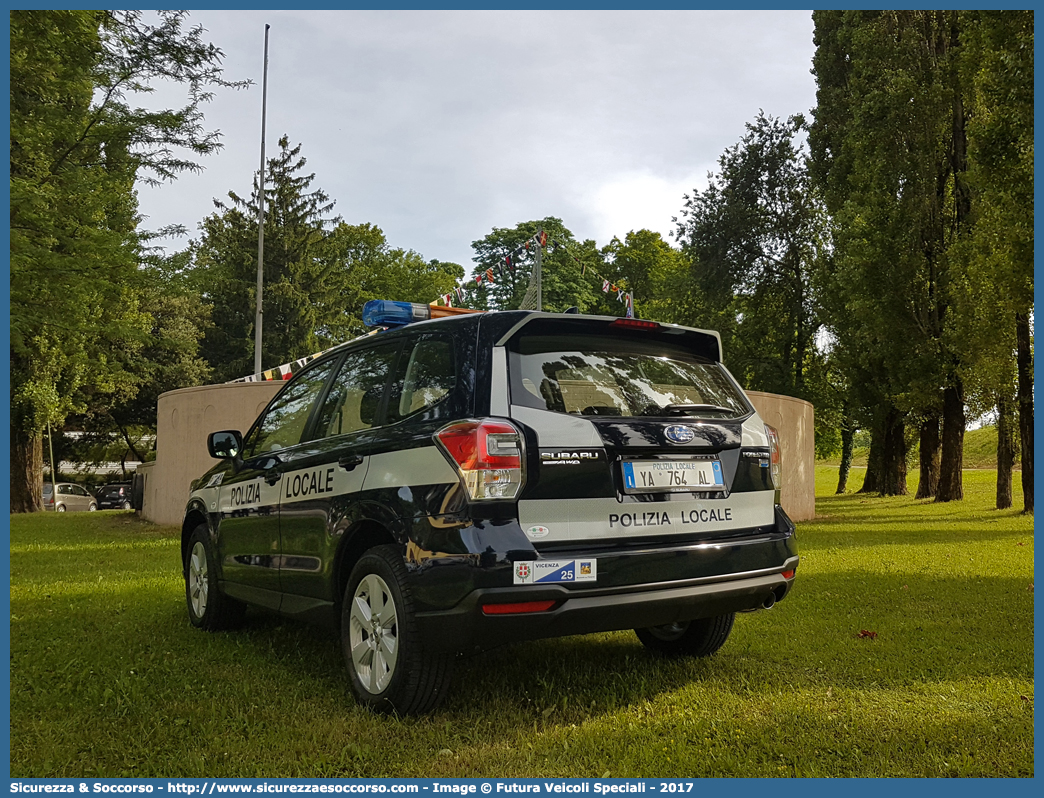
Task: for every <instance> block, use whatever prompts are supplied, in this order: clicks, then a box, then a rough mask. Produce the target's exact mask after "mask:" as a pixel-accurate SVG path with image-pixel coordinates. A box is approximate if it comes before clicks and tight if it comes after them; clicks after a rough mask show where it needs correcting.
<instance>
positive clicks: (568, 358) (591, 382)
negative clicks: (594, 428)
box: [511, 336, 751, 418]
mask: <svg viewBox="0 0 1044 798" xmlns="http://www.w3.org/2000/svg"><path fill="white" fill-rule="evenodd" d="M511 400H512V402H514V403H515V404H521V405H526V406H528V407H537V408H540V409H541V410H553V411H556V412H559V413H572V414H575V415H581V416H631V417H633V416H661V417H665V416H698V417H708V418H739V417H742V416H746V415H748V414H749V413H750V412H751V410H750V405H749V403H748V402H747V399H746V397H745V396H744V395H743V393H742V392H741V391H740V390H739V388H737V387H736V385H735V384H734V383H733V381H732V380H731V379H730V378H729V376H728V375H727V373H726V372H725V370H724V369H723V368H722V367H721V366H720V365H719V364H718V363H714V362H711V361H707V360H704V359H703V358H700V357H697V356H694V355H692V354H691V353H689V352H688V351H687V350H685V349H682V348H680V347H679V348H673V347H664V346H662V345H650V344H646V343H643V342H641V341H633V340H631V339H624V338H615V337H609V336H572V337H570V338H569V339H568V340H564V339H563V338H562V337H561V336H527V337H523V338H521V339H520V340H519V341H518V342H517V344H516V351H514V352H512V354H511Z"/></svg>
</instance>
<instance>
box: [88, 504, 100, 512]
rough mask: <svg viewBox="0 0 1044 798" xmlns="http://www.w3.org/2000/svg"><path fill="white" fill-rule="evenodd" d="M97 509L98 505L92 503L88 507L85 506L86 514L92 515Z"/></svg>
mask: <svg viewBox="0 0 1044 798" xmlns="http://www.w3.org/2000/svg"><path fill="white" fill-rule="evenodd" d="M97 509H98V505H97V504H95V503H94V502H91V503H90V504H89V505H87V512H89V513H93V512H94V511H95V510H97Z"/></svg>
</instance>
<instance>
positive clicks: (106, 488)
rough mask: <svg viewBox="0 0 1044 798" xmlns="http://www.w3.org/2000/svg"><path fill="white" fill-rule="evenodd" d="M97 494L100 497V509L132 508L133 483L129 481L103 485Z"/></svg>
mask: <svg viewBox="0 0 1044 798" xmlns="http://www.w3.org/2000/svg"><path fill="white" fill-rule="evenodd" d="M95 495H96V496H97V497H98V509H99V510H129V509H131V483H129V482H113V483H111V484H109V485H102V486H101V487H100V488H98V492H97V493H96V494H95Z"/></svg>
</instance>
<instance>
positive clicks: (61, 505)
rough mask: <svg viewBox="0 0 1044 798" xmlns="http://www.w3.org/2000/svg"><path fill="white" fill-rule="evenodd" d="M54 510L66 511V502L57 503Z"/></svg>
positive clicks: (57, 511) (58, 511)
mask: <svg viewBox="0 0 1044 798" xmlns="http://www.w3.org/2000/svg"><path fill="white" fill-rule="evenodd" d="M54 511H55V512H56V513H64V512H65V505H64V504H57V505H55V507H54Z"/></svg>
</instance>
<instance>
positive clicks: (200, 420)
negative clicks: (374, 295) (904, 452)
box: [138, 382, 816, 525]
mask: <svg viewBox="0 0 1044 798" xmlns="http://www.w3.org/2000/svg"><path fill="white" fill-rule="evenodd" d="M282 385H283V383H281V382H237V383H226V384H223V385H203V386H201V387H198V388H182V389H181V390H178V391H169V392H167V393H165V394H162V395H161V396H160V398H159V405H158V408H157V413H156V416H157V418H156V461H155V462H153V463H145V464H144V465H141V466H139V467H138V473H139V474H143V475H144V476H145V498H144V505H143V507H142V512H141V514H142V517H143V518H145V519H147V520H149V521H152V522H154V523H157V524H175V525H177V524H180V523H181V520H182V517H183V516H184V512H185V502H187V501H188V495H189V485H190V483H191V482H192V480H194V479H196V478H197V477H199V476H200V475H201V474H203V472H205V471H206V470H207V469H209V468H210V467H211V466H212V465H214V463H215V460H214V459H213V458H212V457H211V456H210V454H209V453H208V452H207V436H208V435H209V434H210V433H211V432H216V431H217V430H221V429H238V430H239V431H240V432H244V433H245V432H246V431H247V429H248V428H249V427H250V425H251V424H253V423H254V419H256V418H257V416H258V414H259V413H260V412H261V411H262V410H263V409H264V408H265V405H266V404H268V401H269V400H270V399H271V398H272V397H273V396H275V393H276V391H278V390H279V388H280V387H282ZM747 395H748V396H749V397H750V401H751V403H752V404H753V405H754V407H755V408H757V411H758V413H759V415H760V416H761V417H762V419H764V421H765V423H766V424H771V425H772V426H773V427H775V428H776V429H777V430H778V431H779V439H780V448H781V449H782V457H783V488H782V491H781V497H782V498H781V501H782V503H783V508H784V509H785V510H786V511H787V513H788V514H789V515H790V517H791V518H792V519H794V520H795V521H804V520H807V519H809V518H812V517H814V516H815V514H816V502H815V485H814V479H815V445H814V438H813V432H812V430H813V426H812V422H813V412H812V405H810V404H809V403H808V402H804V401H802V400H800V399H794V398H792V397H789V396H778V395H776V394H771V393H758V392H748V394H747Z"/></svg>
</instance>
